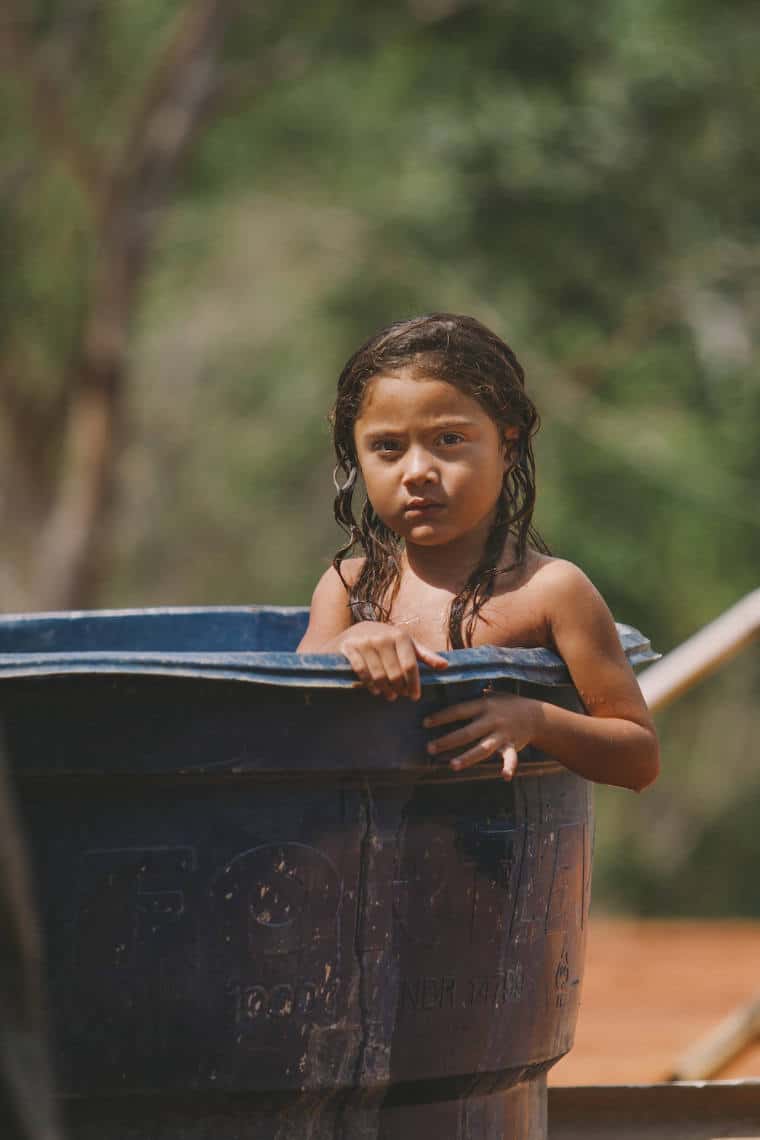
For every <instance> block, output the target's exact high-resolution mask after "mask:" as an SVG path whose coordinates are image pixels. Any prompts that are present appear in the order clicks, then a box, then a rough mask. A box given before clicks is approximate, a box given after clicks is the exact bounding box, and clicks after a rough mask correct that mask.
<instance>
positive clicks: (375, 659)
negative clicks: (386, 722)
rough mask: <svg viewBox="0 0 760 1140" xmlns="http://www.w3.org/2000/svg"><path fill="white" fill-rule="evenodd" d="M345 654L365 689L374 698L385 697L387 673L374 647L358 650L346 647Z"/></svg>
mask: <svg viewBox="0 0 760 1140" xmlns="http://www.w3.org/2000/svg"><path fill="white" fill-rule="evenodd" d="M343 652H344V654H345V655H346V657H347V658H348V660H349V663H350V665H351V668H352V669H353V671H354V672H355V673H356V676H357V677H358V678H359V680H360V681H361V683H362V684H363V685H364V686H365V688H367V689H369V691H370V692H371V693H372V694H373V695H374V696H385V690H386V682H385V671H384V669H383V665H382V662H381V660H380V657H379V656H378V654H377V653H376V652H375V650H374V649H373V648H372V646H368V645H365V646H363V647H362V649H357V648H356V647H355V646H352V645H344V646H343Z"/></svg>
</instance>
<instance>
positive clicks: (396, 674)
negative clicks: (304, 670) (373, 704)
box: [297, 558, 448, 701]
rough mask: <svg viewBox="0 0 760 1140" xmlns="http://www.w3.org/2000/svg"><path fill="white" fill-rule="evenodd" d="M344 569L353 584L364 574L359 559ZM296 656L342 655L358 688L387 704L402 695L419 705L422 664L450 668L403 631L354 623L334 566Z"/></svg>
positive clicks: (318, 592) (324, 579)
mask: <svg viewBox="0 0 760 1140" xmlns="http://www.w3.org/2000/svg"><path fill="white" fill-rule="evenodd" d="M343 566H344V569H345V571H346V572H347V577H348V579H349V581H352V580H353V579H354V578H355V576H356V575H358V573H359V570H360V569H361V559H358V558H352V559H347V560H346V562H344V564H343ZM297 652H298V653H342V654H343V656H344V657H347V658H348V660H349V662H350V664H351V667H352V669H353V670H354V672H355V673H356V676H357V677H358V679H359V681H360V683H361V684H362V685H364V686H365V687H366V688H367V689H369V691H370V692H371V693H374V694H376V695H377V696H383V697H385V698H386V700H389V701H395V700H396V698H397V697H400V696H406V697H410V698H411V700H413V701H416V700H419V698H420V696H421V693H422V686H421V683H420V671H419V665H418V661H424V663H425V664H426V665H429V666H430V667H431V668H432V669H446V668H447V667H448V661H447V660H446V658H445V657H441V655H440V654H439V653H435V652H434V651H433V650H432V649H428V647H427V646H426V645H422V644H421V643H420V642H419V641H415V639H414V638H413V637H410V636H409V634H408V633H407V632H406V630H403V629H401V628H400V627H399V626H395V625H392V624H391V623H390V622H379V621H360V622H356V623H352V621H351V610H350V608H349V605H348V598H347V597H346V587H345V586H344V585H343V582H342V581H341V580H340V577H339V575H338V573H337V571H336V570H335V569H334V567H332V566H331V567H330V568H329V570H326V571H325V573H324V574H323V575H322V577H321V578H320V580H319V582H318V583H317V588H316V589H315V591H314V595H313V597H312V599H311V612H310V615H309V626H308V629H307V630H306V633H305V634H304V636H303V638H302V640H301V643H300V645H299V646H298V650H297Z"/></svg>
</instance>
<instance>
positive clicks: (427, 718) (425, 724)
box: [422, 716, 432, 728]
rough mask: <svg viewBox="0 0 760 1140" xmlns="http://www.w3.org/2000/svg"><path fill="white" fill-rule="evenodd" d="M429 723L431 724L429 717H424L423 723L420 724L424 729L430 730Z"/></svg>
mask: <svg viewBox="0 0 760 1140" xmlns="http://www.w3.org/2000/svg"><path fill="white" fill-rule="evenodd" d="M431 723H432V722H431V720H430V717H429V716H426V717H425V719H424V720H423V722H422V724H423V726H424V727H425V728H430V725H431Z"/></svg>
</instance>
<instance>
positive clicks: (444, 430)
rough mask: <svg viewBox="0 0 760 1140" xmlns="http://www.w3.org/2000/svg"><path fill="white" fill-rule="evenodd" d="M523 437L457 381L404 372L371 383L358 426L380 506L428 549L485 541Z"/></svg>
mask: <svg viewBox="0 0 760 1140" xmlns="http://www.w3.org/2000/svg"><path fill="white" fill-rule="evenodd" d="M517 435H518V430H517V428H508V429H507V431H506V432H504V433H502V432H501V431H500V429H499V427H498V426H497V424H496V423H494V421H493V420H492V419H491V417H490V416H489V415H488V413H487V412H486V411H485V409H484V408H483V407H481V405H480V404H479V403H478V402H477V400H474V399H473V398H472V397H471V396H468V395H466V394H465V393H464V392H461V391H460V390H459V389H458V388H456V387H454V385H453V384H448V383H447V382H446V381H444V380H435V379H433V378H425V377H422V378H420V377H419V376H417V375H416V374H415V376H414V377H413V376H412V375H410V374H409V373H408V372H405V371H404V370H400V371H398V372H394V373H392V374H384V375H380V376H376V377H374V378H373V379H372V380H371V381H370V382H369V384H368V385H367V388H366V390H365V393H364V399H363V401H362V406H361V410H360V413H359V416H358V418H357V420H356V423H355V425H354V440H355V444H356V452H357V457H358V460H359V466H360V467H361V471H362V475H363V477H364V482H365V485H366V488H367V494H368V495H369V499H370V502H371V503H372V506H373V507H374V509H375V511H376V512H377V514H378V515H379V516H380V518H381V519H382V520H383V522H384V523H385V524H386V526H389V527H390V528H391V530H393V531H395V533H396V534H399V535H401V536H402V537H403V538H404V539H405V540H406V541H407V543H413V544H417V545H420V546H441V545H446V544H448V543H450V542H456V541H457V540H460V539H462V538H465V537H466V536H471V537H472V539H473V541H474V542H478V543H479V542H481V541H482V540H483V539H485V536H486V534H487V533H488V530H489V529H490V527H491V524H492V522H493V517H494V513H495V510H496V504H497V502H498V499H499V496H500V494H501V489H502V483H503V479H504V473H505V471H506V470H507V469H508V468H509V466H510V458H509V442H508V441H509V440H514V439H515V438H516V437H517Z"/></svg>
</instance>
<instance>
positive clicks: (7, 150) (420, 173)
mask: <svg viewBox="0 0 760 1140" xmlns="http://www.w3.org/2000/svg"><path fill="white" fill-rule="evenodd" d="M183 6H184V5H183V4H181V3H179V2H170V0H163V2H162V3H161V4H157V3H155V2H154V0H130V3H128V4H117V3H112V4H108V3H102V2H101V3H99V4H92V3H90V4H81V5H79V6H78V8H77V5H68V6H67V5H66V4H63V3H60V4H58V5H56V4H53V3H52V2H51V3H48V4H46V5H38V6H37V10H38V16H39V27H37V26H36V25H35V30H36V32H38V33H39V32H40V31H41V30H45V31H47V32H48V33H51V30H52V32H56V29H57V30H58V33H61V32H62V30H63V31H65V29H66V26H67V25H66V21H67V19H70V18H71V12H73V11H74V9H77V10H80V11H86V12H87V13H88V15H87V19H88V20H89V21H90V22H89V24H88V27H87V34H86V36H85V37H84V39H83V42H85V43H86V45H87V48H86V50H84V49H83V50H82V51H81V53H80V56H79V60H80V63H79V72H78V79H77V85H76V101H75V106H76V113H77V116H78V120H79V125H80V128H81V129H83V130H84V131H89V132H92V133H93V135H94V136H97V137H99V138H102V139H103V140H104V142H105V145H106V146H107V145H108V142H109V138H110V136H111V135H112V134H113V135H118V133H119V130H120V124H121V123H122V121H123V116H124V115H125V114H127V112H128V109H129V106H130V102H131V101H132V100H133V99H134V98H135V93H136V92H137V91H139V88H140V84H141V83H142V82H143V80H144V76H145V75H146V74H147V72H148V69H149V65H150V60H151V58H152V56H153V53H154V52H155V51H156V50H157V46H158V45H159V44H160V42H161V37H162V35H163V34H164V32H165V28H166V26H167V23H168V21H169V20H170V18H171V17H172V16H173V15H174V14H176V12H177V11H179V10H180V9H181V8H182V7H183ZM254 7H255V8H256V11H255V12H254V11H253V8H254ZM30 22H33V21H32V17H31V16H30ZM759 55H760V22H758V20H757V14H756V11H755V9H754V6H753V5H751V4H747V3H744V2H741V0H725V2H724V3H721V4H720V5H717V4H708V3H701V2H698V0H689V2H688V3H686V2H685V0H635V2H634V0H605V2H601V0H583V2H580V0H563V2H562V3H559V2H558V0H557V2H555V0H547V2H544V3H541V4H536V3H533V2H531V0H512V2H510V3H506V2H502V3H482V4H479V3H465V2H459V3H458V2H457V0H414V2H413V3H409V4H400V3H390V4H388V5H384V6H382V9H379V8H378V7H377V6H376V5H371V4H365V3H351V4H348V3H346V2H341V0H331V2H329V3H328V2H326V0H324V2H319V3H317V4H312V5H307V4H305V3H298V4H296V5H294V6H293V5H289V6H287V7H286V8H283V7H274V6H273V7H272V8H269V7H267V6H266V5H263V6H258V5H257V6H241V8H240V11H239V13H238V15H236V16H235V17H234V18H233V20H232V22H231V25H230V28H229V34H228V37H227V44H226V48H225V67H226V68H227V69H228V71H229V74H230V75H231V76H232V77H233V80H234V81H233V82H232V83H231V84H230V85H229V93H228V94H227V95H226V97H225V99H224V100H222V101H221V102H220V105H219V107H218V108H217V110H216V113H215V114H214V116H213V117H211V118H210V119H209V122H208V124H207V126H206V127H205V129H204V131H203V132H202V134H201V136H200V138H199V140H198V142H197V145H196V146H195V148H194V151H193V153H192V156H191V160H190V162H189V163H188V164H187V166H186V167H185V169H184V171H183V175H182V178H181V180H180V181H179V183H178V185H177V187H176V192H175V196H174V201H173V205H172V208H171V210H170V212H169V214H168V216H167V218H166V220H165V225H164V228H163V230H162V235H161V240H160V244H159V247H158V249H157V250H156V252H155V255H154V257H153V260H152V262H151V265H150V271H149V275H148V280H147V283H146V286H145V288H144V290H143V294H142V299H141V304H140V310H139V316H138V320H137V325H136V328H135V330H134V337H133V343H132V347H131V381H130V388H129V431H128V438H127V443H126V447H125V450H124V454H123V456H122V460H121V468H120V479H119V494H118V500H117V502H116V503H115V504H114V519H115V524H116V525H115V528H114V533H115V555H114V560H113V564H112V571H111V575H110V578H109V580H108V581H107V582H106V584H105V586H104V588H103V589H102V592H101V595H100V596H99V597H97V598H96V599H93V601H94V602H95V603H97V604H101V605H119V606H124V605H157V604H194V603H198V604H204V603H248V602H271V603H296V602H297V603H303V602H305V601H307V600H308V597H309V593H310V589H311V587H312V585H313V583H314V581H315V580H316V578H317V577H318V575H319V574H320V572H321V570H322V569H323V567H324V566H325V565H326V564H327V562H328V561H329V559H330V557H331V555H332V552H333V550H334V549H335V547H336V544H337V537H338V536H337V532H336V528H335V527H334V524H333V523H332V521H331V499H332V484H331V479H330V472H331V467H332V460H331V454H330V444H329V432H328V429H327V422H326V416H327V412H328V409H329V406H330V403H331V399H332V391H333V387H334V382H335V378H336V376H337V373H338V371H339V369H340V367H341V365H342V363H343V360H344V359H345V358H346V357H347V355H348V354H349V352H351V351H352V350H353V349H354V348H355V347H356V346H357V344H358V343H360V342H361V341H362V340H363V339H365V338H366V337H367V336H368V335H369V334H370V333H371V332H373V331H374V330H375V329H376V328H378V327H379V326H381V325H383V324H386V323H388V322H389V321H391V320H393V319H395V318H398V317H402V316H406V315H410V314H412V313H416V312H425V311H431V310H436V309H448V310H454V311H460V312H470V313H473V314H474V315H476V316H478V317H480V318H481V319H482V320H484V321H485V322H486V323H487V324H490V325H491V326H493V327H494V328H495V329H496V330H497V331H498V332H499V333H500V334H502V335H503V336H504V337H505V338H506V339H507V340H508V341H509V342H510V343H511V344H512V345H513V347H514V348H515V350H516V351H517V353H518V356H519V357H520V358H521V359H522V360H523V363H524V364H525V366H526V370H527V375H528V383H529V387H530V388H532V390H533V392H534V394H535V398H536V401H537V403H538V405H539V408H540V410H541V413H542V418H543V422H544V427H543V430H542V433H541V435H540V437H539V442H538V446H537V456H538V470H539V505H538V512H537V523H538V526H539V528H540V529H541V530H542V532H543V534H544V536H545V538H546V539H547V541H548V542H549V544H550V546H551V548H552V549H553V551H554V552H555V553H557V554H561V555H562V556H564V557H567V558H570V559H572V560H574V561H576V562H578V563H579V564H580V565H581V566H582V567H583V568H584V569H585V570H586V571H587V572H588V573H589V574H590V576H591V577H592V578H593V579H594V581H595V582H596V583H597V585H598V586H599V587H600V589H601V590H602V592H603V593H604V594H605V596H606V598H607V599H608V601H609V603H610V606H611V608H612V609H613V611H614V612H615V615H616V616H617V617H618V618H619V619H620V620H622V621H627V622H630V623H632V624H635V625H638V626H639V627H641V628H642V629H644V630H645V631H646V632H647V634H649V635H650V636H651V638H652V641H653V643H654V644H655V646H656V647H657V648H658V649H660V650H662V651H665V650H667V649H669V648H670V647H672V646H674V645H675V644H677V643H678V642H679V641H680V640H682V639H683V638H684V637H686V636H687V635H688V634H689V633H691V632H693V631H694V630H695V629H696V628H697V627H699V626H700V625H701V624H703V623H704V622H706V621H708V620H709V619H711V618H712V617H714V616H717V614H718V613H720V612H721V611H722V610H723V609H724V608H726V607H727V606H728V605H730V604H731V603H732V602H733V601H735V600H737V599H738V598H739V597H740V596H742V595H743V594H744V593H746V592H747V591H749V590H750V589H752V588H753V587H754V586H756V585H757V579H758V565H759V563H760V511H758V508H757V498H758V490H759V486H758V485H759V483H760V447H758V442H757V435H758V424H759V423H760V367H759V366H758V354H757V340H758V330H759V329H760V273H759V270H760V213H759V212H758V207H757V200H758V199H757V186H758V176H759V175H760V151H759V150H758V147H757V122H758V121H759V120H760V69H758V67H757V59H758V56H759ZM294 60H295V66H293V61H294ZM0 94H1V95H2V98H3V102H4V104H5V105H6V106H7V108H8V109H9V112H10V113H9V114H8V115H6V116H3V119H2V125H0V144H1V145H2V153H3V160H2V162H3V166H2V170H0V183H1V184H0V194H1V199H0V200H1V201H2V213H0V235H1V236H2V240H3V244H4V248H5V250H6V256H7V258H8V264H9V265H11V266H12V272H10V273H5V274H3V278H2V284H0V330H1V332H2V339H3V342H4V344H5V351H6V353H7V354H8V355H9V357H10V358H11V359H12V360H13V362H14V367H15V369H16V372H17V374H19V375H22V376H23V382H24V385H25V386H26V390H27V392H28V393H29V398H30V399H34V400H39V401H42V402H44V401H45V400H47V399H51V398H52V396H51V394H52V393H54V392H55V391H56V388H57V386H58V385H60V378H61V375H62V373H63V370H64V368H65V364H66V361H67V357H68V354H69V353H70V351H71V341H72V338H73V337H75V336H76V331H77V327H78V322H79V321H80V320H81V313H80V308H81V303H82V297H83V295H84V288H85V281H86V277H87V273H88V267H89V257H90V249H89V242H90V231H89V228H88V219H87V212H86V210H85V209H84V207H83V203H82V201H81V200H80V198H79V195H78V192H77V190H76V188H75V187H74V186H73V185H72V183H71V182H70V181H69V179H68V177H67V175H66V173H65V172H64V171H63V170H62V169H61V165H60V163H59V162H58V161H57V160H56V158H55V157H52V156H51V152H50V151H49V150H48V149H46V147H45V146H44V145H43V144H42V143H41V141H40V140H39V138H38V137H37V136H36V135H35V134H34V133H33V132H32V131H31V130H30V129H29V125H28V122H27V121H26V119H25V116H24V112H23V108H21V107H20V105H19V99H18V93H17V90H16V87H15V84H14V81H13V80H12V79H11V78H8V77H6V78H4V79H0ZM759 677H760V674H759V673H758V664H757V653H756V651H755V652H748V653H747V654H745V655H744V656H743V657H742V658H741V659H739V660H738V661H737V662H736V663H735V665H734V666H732V667H731V669H730V670H727V671H726V672H725V674H723V675H721V676H720V677H718V678H715V679H714V680H713V681H711V682H709V683H706V684H705V685H704V686H703V687H702V688H701V689H700V690H698V691H696V692H694V693H693V694H692V695H691V696H689V697H688V698H684V699H683V700H682V701H681V702H680V703H679V704H677V705H676V706H674V707H673V708H672V709H671V710H670V711H669V712H668V713H667V715H663V716H662V717H661V719H660V725H659V727H660V730H661V733H662V739H663V755H664V769H665V770H664V774H663V776H662V778H661V781H660V784H659V785H658V786H657V787H656V788H655V789H653V790H652V791H651V792H649V793H647V795H646V796H644V797H643V798H642V799H640V800H637V801H635V802H632V801H631V798H630V796H627V795H624V794H623V793H620V792H617V791H615V792H613V791H609V790H607V789H604V790H602V791H601V793H600V796H599V805H600V823H599V837H598V859H597V872H596V873H597V903H598V904H601V905H605V906H609V907H619V908H623V909H626V908H627V909H634V910H637V911H640V912H643V913H655V912H679V913H690V914H701V913H741V914H755V915H760V893H758V892H757V891H756V890H755V889H753V872H754V864H755V863H756V860H757V857H758V855H759V854H760V840H758V837H757V833H756V828H755V827H754V826H753V824H752V810H751V808H752V805H755V806H756V805H757V802H758V798H759V797H760V776H758V775H757V768H758V764H757V761H758V760H760V753H758V750H757V744H756V733H754V734H753V731H752V730H753V727H754V728H756V726H757V713H756V711H755V710H756V706H757V697H758V680H759Z"/></svg>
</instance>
